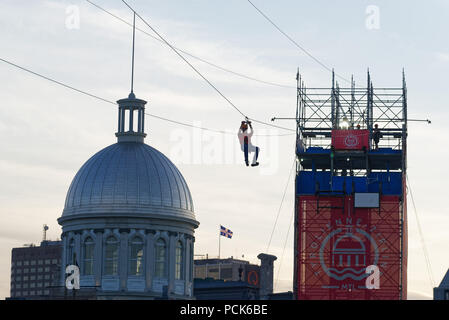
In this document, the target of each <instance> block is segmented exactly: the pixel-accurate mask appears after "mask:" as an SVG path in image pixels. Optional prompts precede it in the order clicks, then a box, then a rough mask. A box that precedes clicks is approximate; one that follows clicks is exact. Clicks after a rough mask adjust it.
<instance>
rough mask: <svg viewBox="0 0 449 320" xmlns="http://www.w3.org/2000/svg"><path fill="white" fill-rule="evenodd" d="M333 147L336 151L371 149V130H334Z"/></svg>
mask: <svg viewBox="0 0 449 320" xmlns="http://www.w3.org/2000/svg"><path fill="white" fill-rule="evenodd" d="M332 145H333V146H334V148H335V149H336V150H363V147H366V149H368V148H369V130H332Z"/></svg>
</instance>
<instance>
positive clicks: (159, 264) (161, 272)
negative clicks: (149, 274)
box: [154, 239, 167, 278]
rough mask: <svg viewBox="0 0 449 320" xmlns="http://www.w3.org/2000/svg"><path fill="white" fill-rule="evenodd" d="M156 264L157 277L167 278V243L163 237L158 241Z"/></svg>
mask: <svg viewBox="0 0 449 320" xmlns="http://www.w3.org/2000/svg"><path fill="white" fill-rule="evenodd" d="M155 251H156V252H155V255H156V259H154V260H155V262H156V265H155V273H154V276H155V277H156V278H165V277H166V256H167V254H166V251H167V250H166V244H165V241H164V240H163V239H159V240H157V241H156V250H155Z"/></svg>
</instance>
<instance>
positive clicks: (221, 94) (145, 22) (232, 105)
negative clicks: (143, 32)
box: [122, 0, 296, 132]
mask: <svg viewBox="0 0 449 320" xmlns="http://www.w3.org/2000/svg"><path fill="white" fill-rule="evenodd" d="M122 2H123V3H124V4H125V5H126V6H127V7H128V8H129V9H130V10H131V11H132V12H133V13H135V14H136V16H137V17H138V18H139V19H140V20H141V21H142V22H143V23H144V24H145V25H146V26H147V27H148V28H150V29H151V30H152V31H153V32H154V33H155V34H156V35H157V36H158V37H159V38H160V39H161V40H162V41H163V42H164V43H165V44H166V45H167V46H168V47H169V48H170V49H172V50H173V51H174V52H175V53H176V55H178V56H179V57H180V58H181V59H182V60H183V61H184V62H185V63H187V65H188V66H189V67H190V68H191V69H192V70H193V71H194V72H195V73H196V74H198V75H199V76H200V77H201V78H202V79H203V80H204V81H205V82H206V83H207V84H208V85H209V86H210V87H211V88H212V89H214V91H215V92H217V93H218V94H219V95H220V96H221V97H222V98H223V99H224V100H226V102H227V103H228V104H229V105H230V106H231V107H232V108H233V109H234V110H236V111H237V112H238V113H239V114H240V115H242V116H243V117H244V118H247V119H249V120H252V121H254V122H258V123H261V124H264V125H266V126H270V127H275V128H279V129H283V130H288V131H294V132H296V131H295V130H293V129H290V128H285V127H281V126H276V125H273V124H270V123H267V122H263V121H260V120H257V119H252V118H250V117H248V116H246V115H245V114H244V113H243V112H242V111H241V110H240V109H239V108H238V107H237V106H236V105H235V104H234V103H232V101H231V100H230V99H229V98H228V97H226V95H224V94H223V93H222V92H221V91H220V90H219V89H218V88H217V87H216V86H215V85H214V84H213V83H212V82H211V81H209V79H207V78H206V77H205V76H204V75H203V74H202V73H201V72H200V71H199V70H198V69H197V68H196V67H195V66H194V65H192V64H191V63H190V62H189V61H188V60H187V59H186V58H185V57H184V56H183V55H182V54H181V53H180V52H179V51H178V50H177V49H176V48H175V47H174V46H172V45H171V44H170V43H169V42H168V41H167V40H166V39H165V38H164V37H163V36H162V35H161V34H159V32H157V30H156V29H154V28H153V27H152V26H151V25H150V24H149V23H148V22H147V21H146V20H145V19H144V18H143V17H142V16H141V15H140V14H139V13H138V12H136V11H135V10H134V8H133V7H131V6H130V5H129V4H128V3H127V2H126V1H125V0H122Z"/></svg>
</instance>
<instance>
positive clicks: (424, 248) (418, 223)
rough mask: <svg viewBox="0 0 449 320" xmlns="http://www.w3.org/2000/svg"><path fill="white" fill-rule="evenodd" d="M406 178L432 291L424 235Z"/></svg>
mask: <svg viewBox="0 0 449 320" xmlns="http://www.w3.org/2000/svg"><path fill="white" fill-rule="evenodd" d="M406 178H407V184H408V189H409V190H410V198H411V199H412V204H413V212H414V213H415V217H416V224H417V225H418V233H419V237H420V240H421V246H422V249H423V253H424V259H425V261H426V267H427V274H428V276H429V280H430V285H431V287H432V289H433V288H434V287H435V281H434V278H433V272H432V266H431V264H430V257H429V251H428V250H427V246H426V242H425V240H424V233H423V231H422V228H421V223H420V221H419V216H418V210H416V205H415V199H414V198H413V192H412V186H411V184H410V179H409V177H408V174H406Z"/></svg>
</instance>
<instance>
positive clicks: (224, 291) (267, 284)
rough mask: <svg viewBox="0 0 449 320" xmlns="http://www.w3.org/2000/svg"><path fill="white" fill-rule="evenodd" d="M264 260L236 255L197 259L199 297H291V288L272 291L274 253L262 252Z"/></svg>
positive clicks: (278, 298)
mask: <svg viewBox="0 0 449 320" xmlns="http://www.w3.org/2000/svg"><path fill="white" fill-rule="evenodd" d="M257 257H258V258H259V259H260V260H261V264H260V266H259V265H255V264H250V263H249V262H248V261H245V260H239V259H234V258H228V259H198V260H195V269H194V270H195V279H194V284H193V291H194V296H195V299H197V300H291V299H292V298H293V293H292V292H283V293H273V271H274V261H275V260H276V257H275V256H272V255H269V254H263V253H262V254H259V255H258V256H257Z"/></svg>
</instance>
